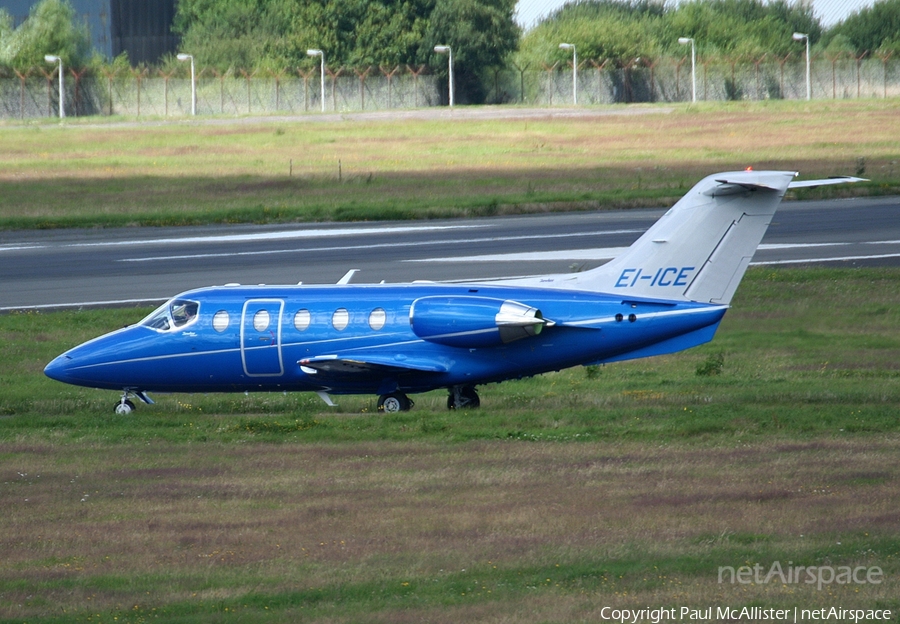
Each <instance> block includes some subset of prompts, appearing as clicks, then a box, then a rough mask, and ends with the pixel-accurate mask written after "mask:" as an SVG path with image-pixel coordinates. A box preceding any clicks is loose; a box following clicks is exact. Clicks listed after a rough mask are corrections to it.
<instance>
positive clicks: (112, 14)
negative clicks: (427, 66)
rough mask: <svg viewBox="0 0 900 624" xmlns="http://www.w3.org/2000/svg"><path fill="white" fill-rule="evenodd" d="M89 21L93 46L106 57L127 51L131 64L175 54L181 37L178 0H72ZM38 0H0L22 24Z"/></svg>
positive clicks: (83, 16) (14, 20) (149, 61)
mask: <svg viewBox="0 0 900 624" xmlns="http://www.w3.org/2000/svg"><path fill="white" fill-rule="evenodd" d="M69 2H70V4H71V5H72V7H73V8H74V9H75V13H76V15H78V16H80V17H81V18H82V19H83V20H84V22H85V23H86V24H87V25H88V28H89V29H90V32H91V39H92V41H93V43H94V48H95V49H96V50H97V51H98V52H100V53H101V54H103V55H104V56H106V57H109V58H113V57H116V56H118V55H119V54H121V53H122V52H127V53H128V59H129V60H130V61H131V63H132V65H137V64H138V63H156V62H157V61H158V60H159V58H160V57H162V56H163V55H165V54H169V53H172V54H174V53H175V51H176V50H177V48H178V37H177V36H176V35H175V34H174V33H173V32H172V22H173V20H174V19H175V0H69ZM35 4H37V0H0V8H3V9H5V10H6V11H7V12H8V13H9V14H10V15H12V16H13V22H14V25H15V26H18V25H19V24H21V23H22V22H23V21H25V19H26V18H27V17H28V14H29V13H30V12H31V7H32V6H34V5H35Z"/></svg>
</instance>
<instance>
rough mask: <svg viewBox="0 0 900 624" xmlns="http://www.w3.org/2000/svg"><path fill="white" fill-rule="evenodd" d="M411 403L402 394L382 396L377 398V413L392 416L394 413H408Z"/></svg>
mask: <svg viewBox="0 0 900 624" xmlns="http://www.w3.org/2000/svg"><path fill="white" fill-rule="evenodd" d="M412 406H413V402H412V401H410V400H409V397H408V396H406V395H405V394H403V393H402V392H394V393H391V394H382V395H381V396H380V397H378V411H379V412H386V413H388V414H393V413H396V412H408V411H409V410H410V408H411V407H412Z"/></svg>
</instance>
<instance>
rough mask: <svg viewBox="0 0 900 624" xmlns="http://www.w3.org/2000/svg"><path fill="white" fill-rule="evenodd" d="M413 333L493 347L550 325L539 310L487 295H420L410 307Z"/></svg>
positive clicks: (453, 344)
mask: <svg viewBox="0 0 900 624" xmlns="http://www.w3.org/2000/svg"><path fill="white" fill-rule="evenodd" d="M409 322H410V325H411V326H412V330H413V333H414V334H415V335H416V336H418V337H419V338H422V339H423V340H427V341H429V342H436V343H438V344H443V345H447V346H451V347H464V348H476V347H495V346H498V345H502V344H506V343H509V342H513V341H516V340H521V339H522V338H528V337H530V336H537V335H538V334H540V333H541V330H543V329H544V327H545V326H551V325H553V321H548V320H546V319H545V318H544V317H543V315H542V314H541V311H540V310H538V309H537V308H532V307H530V306H527V305H525V304H523V303H519V302H518V301H509V300H506V301H504V300H502V299H492V298H489V297H441V296H437V297H422V298H420V299H416V300H415V301H413V304H412V307H411V308H410V310H409Z"/></svg>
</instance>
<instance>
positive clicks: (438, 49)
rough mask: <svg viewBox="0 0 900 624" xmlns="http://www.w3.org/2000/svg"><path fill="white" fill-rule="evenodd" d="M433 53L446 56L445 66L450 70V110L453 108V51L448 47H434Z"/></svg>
mask: <svg viewBox="0 0 900 624" xmlns="http://www.w3.org/2000/svg"><path fill="white" fill-rule="evenodd" d="M434 51H435V52H437V53H438V54H446V55H447V56H448V61H447V65H448V67H449V68H450V86H449V89H450V108H453V50H451V49H450V46H446V45H438V46H434Z"/></svg>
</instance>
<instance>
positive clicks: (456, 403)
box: [447, 386, 481, 409]
mask: <svg viewBox="0 0 900 624" xmlns="http://www.w3.org/2000/svg"><path fill="white" fill-rule="evenodd" d="M479 407H481V399H480V398H479V397H478V391H477V390H475V386H455V387H453V388H450V395H449V396H448V397H447V409H478V408H479Z"/></svg>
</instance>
